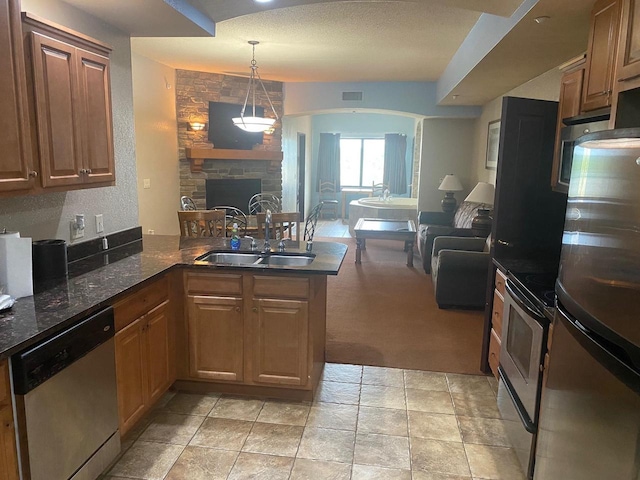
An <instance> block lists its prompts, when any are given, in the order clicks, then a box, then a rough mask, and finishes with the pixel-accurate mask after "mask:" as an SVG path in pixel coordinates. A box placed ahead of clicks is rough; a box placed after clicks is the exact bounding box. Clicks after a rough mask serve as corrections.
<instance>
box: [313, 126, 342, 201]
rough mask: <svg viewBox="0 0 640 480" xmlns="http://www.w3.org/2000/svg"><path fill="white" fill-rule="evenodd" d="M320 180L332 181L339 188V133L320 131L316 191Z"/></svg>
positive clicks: (318, 188)
mask: <svg viewBox="0 0 640 480" xmlns="http://www.w3.org/2000/svg"><path fill="white" fill-rule="evenodd" d="M320 182H334V183H335V185H336V190H339V189H340V134H339V133H321V134H320V145H319V147H318V177H317V178H316V192H318V191H320Z"/></svg>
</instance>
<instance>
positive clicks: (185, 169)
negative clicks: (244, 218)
mask: <svg viewBox="0 0 640 480" xmlns="http://www.w3.org/2000/svg"><path fill="white" fill-rule="evenodd" d="M264 85H265V87H266V89H267V91H268V92H269V98H270V99H271V101H272V103H273V106H274V108H275V109H276V112H278V116H279V117H280V118H282V114H283V111H282V83H281V82H270V81H264ZM246 88H247V79H246V78H244V77H234V76H231V75H222V74H215V73H207V72H195V71H190V70H176V114H177V120H178V148H179V158H180V195H187V196H189V197H191V198H193V200H194V201H195V203H196V205H197V207H198V208H203V209H204V208H206V180H207V179H224V178H232V179H243V178H251V179H260V180H261V181H262V193H271V194H274V195H277V196H278V197H281V196H282V163H281V162H280V161H265V160H253V159H246V160H245V159H238V160H219V159H205V160H204V161H203V162H202V169H201V171H195V172H194V171H192V168H191V164H190V162H189V160H188V159H187V156H186V152H187V149H190V148H204V149H209V148H215V145H213V144H212V143H210V142H209V141H208V138H207V131H201V132H195V131H191V130H189V129H188V128H187V124H188V122H189V121H199V122H205V123H207V124H208V120H209V118H208V117H209V102H210V101H211V102H227V103H237V104H242V103H243V102H244V97H245V95H246ZM256 102H257V104H259V105H261V106H263V107H265V111H267V109H269V104H268V102H267V99H266V97H264V95H262V96H260V97H258V98H257V101H256ZM256 150H263V151H267V152H280V151H281V150H282V127H281V123H280V121H278V122H276V130H275V132H274V133H273V134H271V135H265V136H264V140H263V144H262V145H256V146H255V147H254V150H253V152H255V151H256ZM238 152H242V150H238Z"/></svg>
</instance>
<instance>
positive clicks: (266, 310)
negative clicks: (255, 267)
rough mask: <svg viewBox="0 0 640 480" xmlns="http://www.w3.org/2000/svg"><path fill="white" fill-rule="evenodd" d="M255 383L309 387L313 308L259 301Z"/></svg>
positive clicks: (254, 329) (255, 303) (254, 328)
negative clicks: (310, 334) (311, 309)
mask: <svg viewBox="0 0 640 480" xmlns="http://www.w3.org/2000/svg"><path fill="white" fill-rule="evenodd" d="M251 331H252V345H251V347H252V348H253V352H254V353H253V355H254V358H253V380H254V381H255V382H260V383H274V384H278V385H306V384H307V382H308V380H309V378H308V375H309V358H308V350H307V349H308V345H309V304H308V302H307V301H301V300H272V299H259V300H258V299H256V300H254V301H253V315H252V325H251Z"/></svg>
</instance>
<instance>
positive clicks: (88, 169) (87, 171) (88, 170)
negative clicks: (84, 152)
mask: <svg viewBox="0 0 640 480" xmlns="http://www.w3.org/2000/svg"><path fill="white" fill-rule="evenodd" d="M85 172H86V173H93V172H92V171H91V169H90V168H87V169H86V170H85Z"/></svg>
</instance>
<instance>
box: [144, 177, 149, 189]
mask: <svg viewBox="0 0 640 480" xmlns="http://www.w3.org/2000/svg"><path fill="white" fill-rule="evenodd" d="M142 188H151V179H150V178H145V179H144V180H142Z"/></svg>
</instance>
